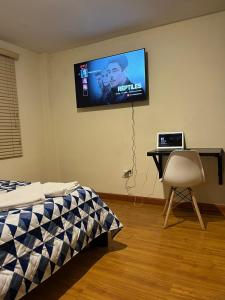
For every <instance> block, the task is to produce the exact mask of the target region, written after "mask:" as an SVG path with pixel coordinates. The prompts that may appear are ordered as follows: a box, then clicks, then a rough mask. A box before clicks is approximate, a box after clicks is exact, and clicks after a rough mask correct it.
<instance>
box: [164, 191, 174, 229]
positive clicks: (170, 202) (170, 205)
mask: <svg viewBox="0 0 225 300" xmlns="http://www.w3.org/2000/svg"><path fill="white" fill-rule="evenodd" d="M173 196H174V188H172V192H171V195H170V200H169V205H168V209H167V212H166V217H165V221H164V224H163V228H166V225H167V222H168V218H169V214H170V211H171V208H172V203H173Z"/></svg>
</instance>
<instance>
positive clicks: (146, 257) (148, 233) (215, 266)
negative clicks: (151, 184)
mask: <svg viewBox="0 0 225 300" xmlns="http://www.w3.org/2000/svg"><path fill="white" fill-rule="evenodd" d="M106 202H107V203H108V204H109V206H110V207H111V208H112V209H113V210H114V212H115V213H116V215H117V216H118V217H119V219H120V220H121V222H122V223H123V224H124V228H123V229H122V231H120V232H119V233H118V235H117V236H116V237H115V239H114V241H111V242H110V245H109V248H108V249H105V248H97V247H96V248H90V249H87V250H85V251H84V252H82V253H80V254H79V255H78V256H76V257H75V258H74V259H72V260H71V261H70V262H69V263H68V264H67V265H66V266H64V267H63V268H62V269H61V270H60V271H58V272H57V273H56V274H55V275H53V276H52V278H50V279H48V280H47V281H46V282H44V283H43V284H42V285H41V286H40V287H38V288H36V289H35V290H33V291H32V292H31V293H30V294H29V295H28V296H26V297H24V300H36V299H48V300H50V299H60V300H95V299H96V300H103V299H104V300H105V299H113V300H142V299H143V300H144V299H145V300H148V299H149V300H155V299H157V300H160V299H165V300H179V299H182V300H186V299H187V300H189V299H199V300H200V299H201V300H203V299H204V300H206V299H207V300H208V299H209V300H224V299H225V218H224V216H223V214H222V213H220V212H219V211H218V212H215V213H213V215H210V214H208V215H206V214H203V219H204V221H205V223H206V226H207V230H206V231H202V230H201V229H200V225H199V223H198V222H197V218H196V216H195V215H194V213H193V211H192V210H190V211H189V210H182V209H180V208H177V209H176V210H175V211H174V212H173V215H172V216H171V217H170V218H169V224H174V223H176V225H175V226H170V227H169V228H167V229H162V223H163V218H162V215H161V213H162V210H163V208H162V206H158V205H151V204H140V203H137V204H136V205H134V204H133V203H131V202H125V201H115V200H113V201H112V200H111V201H107V200H106Z"/></svg>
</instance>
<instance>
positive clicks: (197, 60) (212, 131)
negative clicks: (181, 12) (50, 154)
mask: <svg viewBox="0 0 225 300" xmlns="http://www.w3.org/2000/svg"><path fill="white" fill-rule="evenodd" d="M224 36H225V12H222V13H218V14H213V15H209V16H204V17H200V18H196V19H191V20H187V21H182V22H178V23H175V24H171V25H167V26H162V27H158V28H154V29H151V30H146V31H142V32H138V33H135V34H130V35H126V36H122V37H118V38H113V39H111V40H106V41H103V42H99V43H95V44H92V45H89V46H83V47H80V48H76V49H71V50H68V51H62V52H58V53H55V54H53V55H50V60H49V62H50V69H49V72H50V73H49V74H50V76H49V83H50V85H49V87H50V94H51V96H50V103H51V109H52V121H53V122H54V124H53V126H54V131H55V133H56V137H57V139H56V149H57V151H58V154H57V155H58V163H59V172H60V174H59V178H60V180H72V179H77V180H79V181H80V183H82V184H85V185H90V186H92V187H93V188H94V189H96V190H97V191H99V192H100V191H101V192H109V193H120V194H126V193H127V191H126V189H125V182H124V179H122V178H121V172H122V170H123V169H125V168H129V167H130V166H131V165H132V153H131V146H132V142H131V107H130V106H129V105H124V106H118V107H112V108H111V107H110V108H109V107H107V108H104V109H99V108H97V109H89V110H83V111H77V109H76V104H75V88H74V74H73V64H74V63H78V62H81V61H85V60H90V59H94V58H98V57H103V56H108V55H111V54H117V53H120V52H125V51H129V50H133V49H137V48H142V47H145V48H146V50H147V52H148V60H149V72H148V73H149V92H150V104H149V105H148V106H141V105H139V106H136V107H135V133H136V155H137V169H138V175H137V183H136V187H135V188H133V189H132V190H131V191H130V193H131V194H135V195H139V196H152V197H158V198H161V197H164V189H163V186H162V184H161V183H159V182H158V180H157V172H156V168H155V165H154V163H153V160H152V159H150V158H147V157H146V152H147V151H148V150H151V149H153V148H154V147H155V144H156V141H155V137H156V133H157V132H158V131H164V130H167V131H173V130H183V131H184V132H185V135H186V142H187V146H188V147H223V148H225V122H224V113H225V101H224V100H225V90H224V79H225V78H224V70H225V39H224ZM203 163H204V167H205V169H206V178H207V184H206V185H205V186H204V187H200V188H199V189H198V192H199V196H200V198H201V200H202V201H203V202H217V203H220V202H223V201H224V200H225V185H223V186H219V185H218V184H217V169H216V166H217V165H216V160H215V159H214V158H204V159H203ZM131 184H132V182H131Z"/></svg>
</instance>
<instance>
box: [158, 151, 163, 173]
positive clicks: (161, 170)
mask: <svg viewBox="0 0 225 300" xmlns="http://www.w3.org/2000/svg"><path fill="white" fill-rule="evenodd" d="M162 176H163V169H162V155H159V178H162Z"/></svg>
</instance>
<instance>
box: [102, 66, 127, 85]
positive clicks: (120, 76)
mask: <svg viewBox="0 0 225 300" xmlns="http://www.w3.org/2000/svg"><path fill="white" fill-rule="evenodd" d="M107 72H108V74H109V81H110V85H111V87H113V88H114V87H117V86H118V85H122V84H123V83H124V82H125V80H126V76H125V74H124V71H123V70H122V68H121V66H120V65H119V64H118V63H117V62H111V63H109V64H108V67H107Z"/></svg>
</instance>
